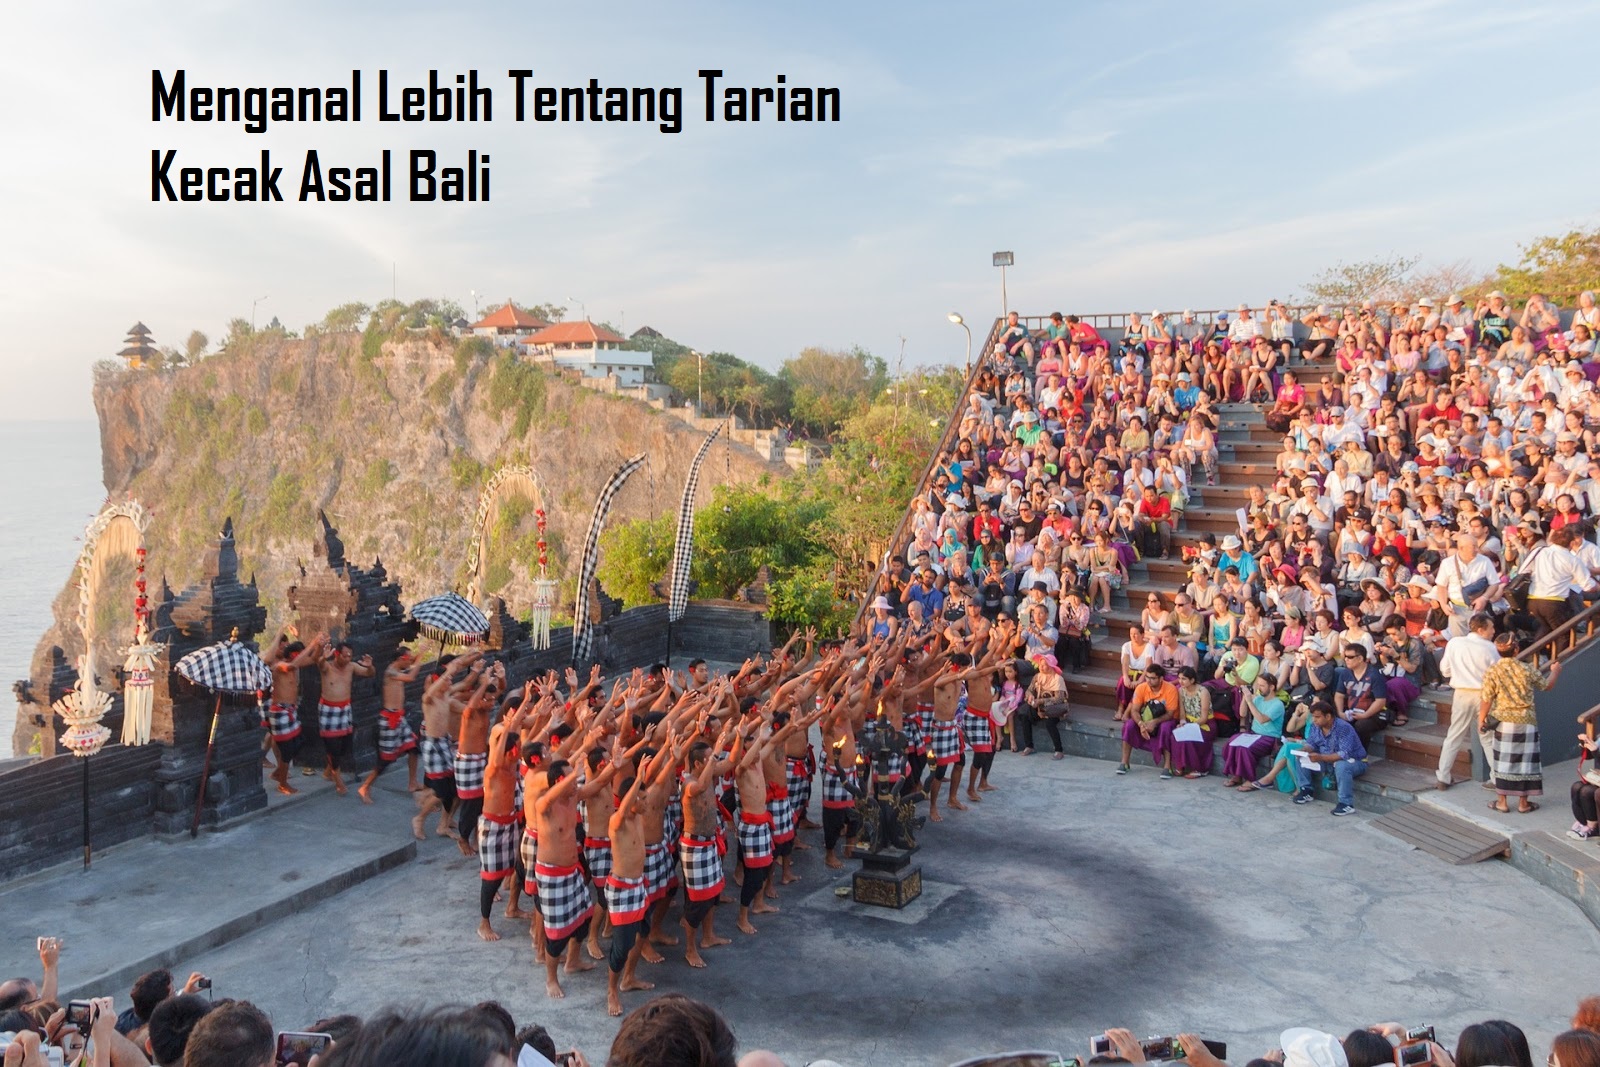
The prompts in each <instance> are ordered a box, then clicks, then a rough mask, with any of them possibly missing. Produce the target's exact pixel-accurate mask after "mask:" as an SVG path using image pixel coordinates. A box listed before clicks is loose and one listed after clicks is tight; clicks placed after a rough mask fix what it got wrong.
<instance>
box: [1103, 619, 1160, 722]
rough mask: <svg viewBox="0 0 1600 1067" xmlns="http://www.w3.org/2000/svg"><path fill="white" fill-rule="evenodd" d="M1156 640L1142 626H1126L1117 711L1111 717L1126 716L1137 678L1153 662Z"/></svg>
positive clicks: (1119, 717)
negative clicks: (1126, 633) (1126, 635)
mask: <svg viewBox="0 0 1600 1067" xmlns="http://www.w3.org/2000/svg"><path fill="white" fill-rule="evenodd" d="M1155 655H1156V642H1155V639H1154V638H1152V637H1149V636H1148V635H1146V634H1145V632H1144V627H1142V626H1140V625H1138V624H1134V625H1132V626H1130V627H1128V639H1127V640H1126V641H1124V642H1123V643H1122V653H1121V658H1122V670H1121V673H1119V674H1118V675H1117V713H1116V714H1115V715H1113V716H1112V718H1113V719H1125V718H1127V717H1128V704H1129V702H1130V701H1131V700H1132V699H1133V691H1134V689H1135V688H1136V687H1137V686H1138V684H1139V679H1140V678H1142V677H1143V676H1144V673H1145V671H1146V670H1147V669H1148V668H1149V667H1150V665H1151V664H1152V663H1153V662H1155Z"/></svg>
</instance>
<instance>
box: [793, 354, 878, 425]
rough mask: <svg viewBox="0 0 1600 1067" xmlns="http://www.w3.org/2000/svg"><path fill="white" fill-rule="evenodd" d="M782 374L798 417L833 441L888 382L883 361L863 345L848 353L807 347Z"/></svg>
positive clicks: (794, 413) (801, 421) (795, 414)
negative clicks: (853, 416)
mask: <svg viewBox="0 0 1600 1067" xmlns="http://www.w3.org/2000/svg"><path fill="white" fill-rule="evenodd" d="M779 373H780V375H781V376H782V377H783V379H784V380H785V381H786V382H787V383H788V385H789V389H790V391H791V393H792V396H793V400H792V402H791V411H792V413H793V415H794V417H795V419H797V420H798V421H799V422H800V423H802V424H803V425H804V426H806V427H807V428H808V429H810V430H811V431H812V432H814V433H816V434H817V435H818V436H820V437H823V438H826V439H829V440H831V439H832V438H833V436H834V435H835V434H836V433H838V431H839V427H840V426H841V425H842V424H843V423H844V420H845V419H847V418H849V417H850V416H852V415H855V414H858V413H859V412H861V411H864V410H865V409H866V407H867V405H868V404H869V403H870V402H871V401H872V398H873V397H875V396H877V395H878V394H879V393H881V392H883V389H884V386H885V385H886V384H888V368H887V367H886V366H885V364H884V362H883V360H881V359H879V358H878V357H877V356H874V355H872V354H871V353H869V352H867V351H865V350H864V349H861V348H852V349H851V350H850V351H848V352H839V351H834V350H830V349H825V348H816V347H812V348H805V349H802V350H801V351H800V354H799V355H797V356H795V357H794V358H792V359H789V360H787V361H786V362H785V363H784V364H783V369H782V370H781V371H780V372H779Z"/></svg>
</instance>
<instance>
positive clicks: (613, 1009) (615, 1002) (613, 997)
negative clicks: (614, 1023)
mask: <svg viewBox="0 0 1600 1067" xmlns="http://www.w3.org/2000/svg"><path fill="white" fill-rule="evenodd" d="M606 1014H607V1015H609V1016H611V1017H612V1018H613V1019H615V1018H616V1017H617V1016H619V1015H621V1014H622V998H621V997H619V996H617V991H616V990H615V989H608V990H606Z"/></svg>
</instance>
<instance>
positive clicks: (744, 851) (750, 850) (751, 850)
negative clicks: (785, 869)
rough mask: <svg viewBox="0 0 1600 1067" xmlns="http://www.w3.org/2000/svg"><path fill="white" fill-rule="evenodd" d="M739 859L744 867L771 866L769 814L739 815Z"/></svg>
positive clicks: (745, 812) (746, 812) (770, 823)
mask: <svg viewBox="0 0 1600 1067" xmlns="http://www.w3.org/2000/svg"><path fill="white" fill-rule="evenodd" d="M739 857H740V859H741V860H742V861H743V862H744V865H745V866H746V867H767V866H770V865H771V864H772V815H771V814H770V813H768V812H765V811H762V812H748V811H741V812H740V813H739ZM718 869H719V870H720V869H721V868H720V867H719V868H718Z"/></svg>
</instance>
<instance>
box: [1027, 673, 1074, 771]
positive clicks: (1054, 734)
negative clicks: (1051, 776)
mask: <svg viewBox="0 0 1600 1067" xmlns="http://www.w3.org/2000/svg"><path fill="white" fill-rule="evenodd" d="M1028 661H1029V662H1030V663H1032V664H1033V665H1034V667H1035V668H1036V670H1037V672H1038V673H1036V674H1035V675H1034V676H1033V680H1032V681H1031V682H1029V683H1028V691H1027V695H1026V696H1024V697H1023V703H1022V705H1021V706H1020V707H1019V709H1018V715H1017V727H1018V730H1019V732H1020V733H1021V735H1022V738H1021V740H1022V755H1024V756H1031V755H1033V730H1034V727H1035V726H1037V725H1038V724H1039V723H1043V724H1044V728H1045V731H1046V732H1047V733H1049V735H1050V743H1051V744H1052V745H1054V746H1055V755H1054V756H1052V757H1051V759H1065V758H1066V753H1064V752H1063V751H1062V748H1061V720H1062V719H1064V718H1066V716H1067V712H1068V704H1067V699H1068V698H1067V682H1066V679H1064V678H1062V677H1061V667H1060V665H1059V664H1057V663H1056V658H1055V657H1054V656H1052V655H1050V654H1048V653H1041V654H1038V655H1033V656H1029V657H1028Z"/></svg>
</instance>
